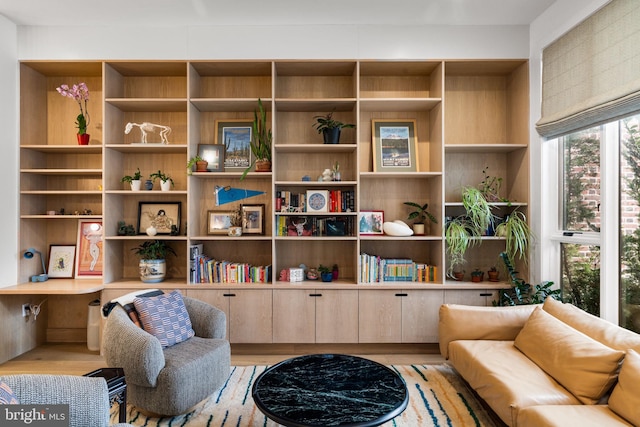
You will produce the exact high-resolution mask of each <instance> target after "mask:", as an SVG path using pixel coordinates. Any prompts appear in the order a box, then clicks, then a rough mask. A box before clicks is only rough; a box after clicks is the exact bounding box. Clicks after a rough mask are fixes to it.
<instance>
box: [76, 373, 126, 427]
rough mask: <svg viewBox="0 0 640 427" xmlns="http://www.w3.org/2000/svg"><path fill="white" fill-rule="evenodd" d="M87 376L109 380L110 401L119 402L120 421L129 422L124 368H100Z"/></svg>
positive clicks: (111, 402) (86, 375)
mask: <svg viewBox="0 0 640 427" xmlns="http://www.w3.org/2000/svg"><path fill="white" fill-rule="evenodd" d="M84 376H85V377H102V378H104V379H105V380H106V381H107V388H108V389H109V403H110V404H111V405H113V404H114V403H117V404H118V422H119V423H126V422H127V382H126V381H125V378H124V369H122V368H100V369H96V370H95V371H92V372H89V373H88V374H84Z"/></svg>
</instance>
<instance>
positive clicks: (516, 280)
mask: <svg viewBox="0 0 640 427" xmlns="http://www.w3.org/2000/svg"><path fill="white" fill-rule="evenodd" d="M500 257H501V258H502V261H503V262H504V264H505V267H506V268H507V272H508V274H509V277H510V279H511V288H509V289H501V290H500V291H499V293H498V300H497V301H493V305H494V306H513V305H529V304H542V303H543V302H544V300H545V299H547V297H551V298H554V299H557V300H560V296H561V291H560V289H552V287H553V282H551V281H545V282H541V283H539V284H537V285H531V284H530V283H527V282H526V281H525V280H524V279H522V278H521V277H519V276H518V274H519V273H518V271H516V269H515V268H514V266H513V264H512V263H511V261H510V259H509V256H508V255H507V253H506V252H502V253H500Z"/></svg>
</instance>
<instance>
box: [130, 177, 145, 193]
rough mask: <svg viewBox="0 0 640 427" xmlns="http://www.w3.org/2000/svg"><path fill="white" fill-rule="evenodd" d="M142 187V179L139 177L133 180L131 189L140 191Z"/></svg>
mask: <svg viewBox="0 0 640 427" xmlns="http://www.w3.org/2000/svg"><path fill="white" fill-rule="evenodd" d="M141 187H142V181H141V180H139V179H134V180H133V181H131V191H140V188H141Z"/></svg>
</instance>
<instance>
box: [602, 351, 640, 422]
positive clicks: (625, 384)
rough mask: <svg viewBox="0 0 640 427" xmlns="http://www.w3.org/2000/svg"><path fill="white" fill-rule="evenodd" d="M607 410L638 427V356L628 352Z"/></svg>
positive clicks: (639, 417) (639, 366)
mask: <svg viewBox="0 0 640 427" xmlns="http://www.w3.org/2000/svg"><path fill="white" fill-rule="evenodd" d="M609 408H610V409H611V410H612V411H613V412H615V413H616V414H618V415H620V416H621V417H622V418H624V419H626V420H627V421H629V422H630V423H631V424H633V425H636V426H640V355H639V354H638V353H636V352H635V351H633V350H629V351H628V352H627V355H626V356H625V358H624V362H623V363H622V369H620V375H618V384H616V386H615V387H614V388H613V392H612V393H611V397H609Z"/></svg>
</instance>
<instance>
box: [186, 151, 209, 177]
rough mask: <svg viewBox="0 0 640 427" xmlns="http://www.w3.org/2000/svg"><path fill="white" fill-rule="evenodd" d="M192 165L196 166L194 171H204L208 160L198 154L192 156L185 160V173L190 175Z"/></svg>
mask: <svg viewBox="0 0 640 427" xmlns="http://www.w3.org/2000/svg"><path fill="white" fill-rule="evenodd" d="M194 166H195V167H196V172H206V171H207V166H209V162H208V161H206V160H205V159H203V158H202V157H200V156H198V155H196V156H193V157H192V158H190V159H189V161H188V162H187V175H191V172H192V171H193V167H194Z"/></svg>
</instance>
